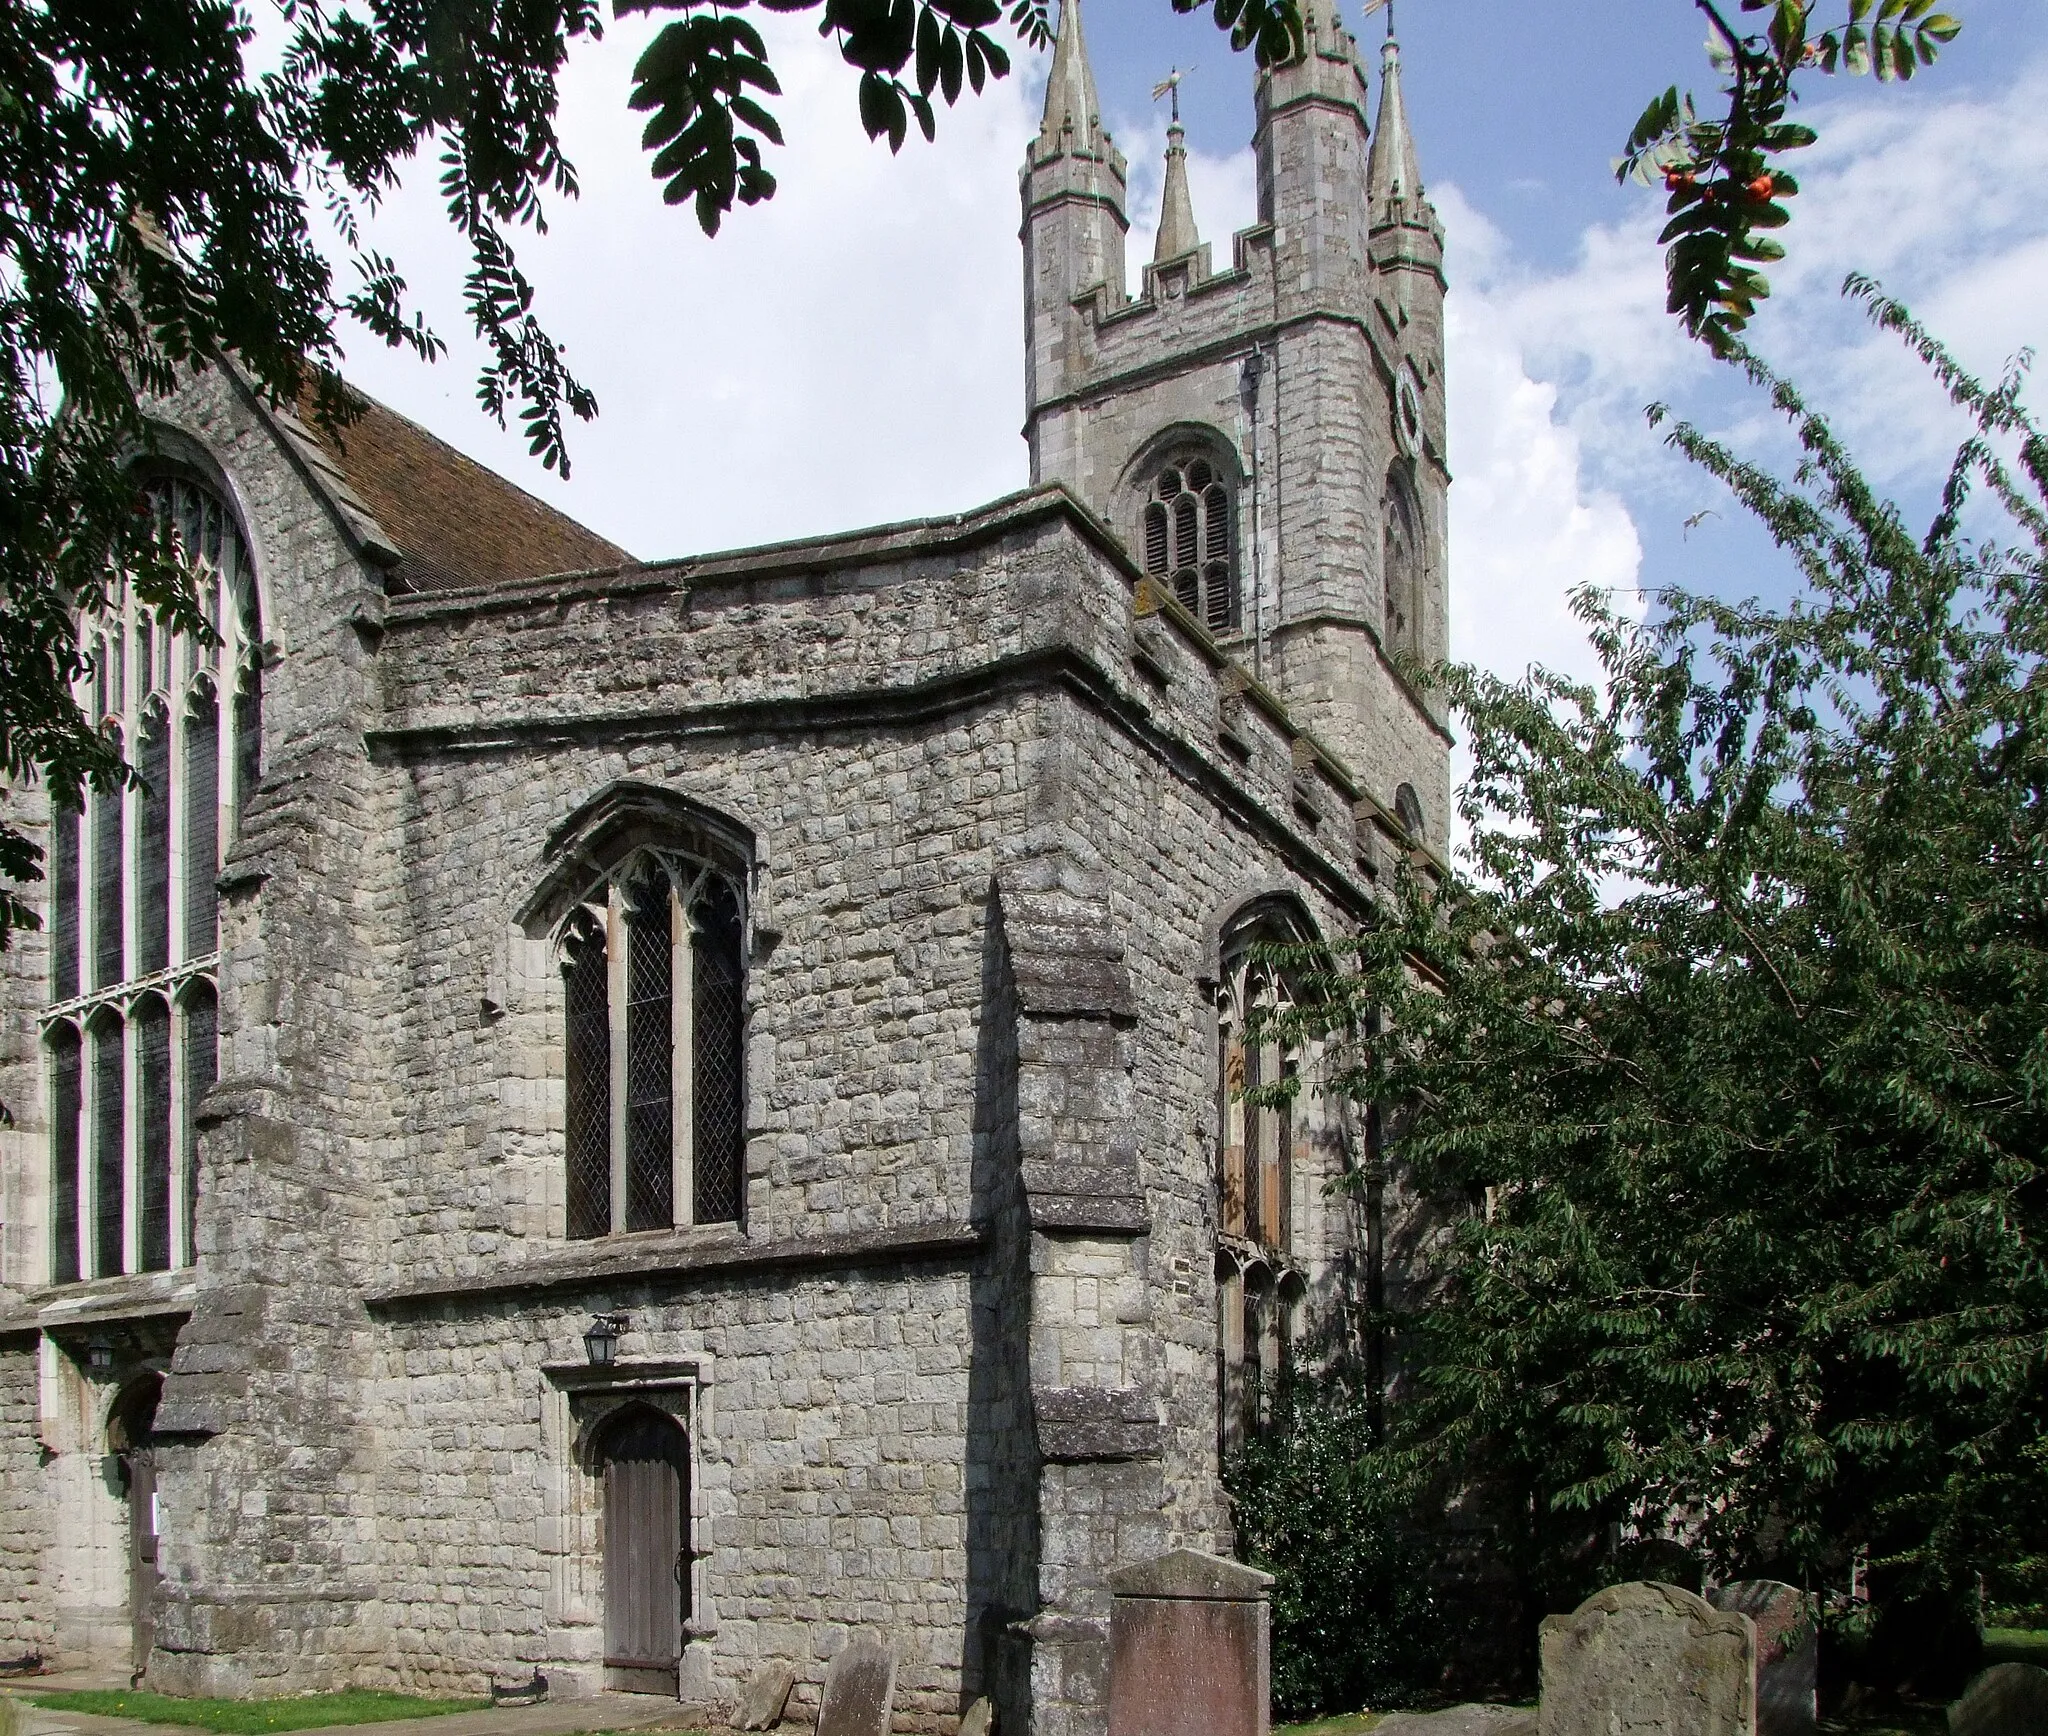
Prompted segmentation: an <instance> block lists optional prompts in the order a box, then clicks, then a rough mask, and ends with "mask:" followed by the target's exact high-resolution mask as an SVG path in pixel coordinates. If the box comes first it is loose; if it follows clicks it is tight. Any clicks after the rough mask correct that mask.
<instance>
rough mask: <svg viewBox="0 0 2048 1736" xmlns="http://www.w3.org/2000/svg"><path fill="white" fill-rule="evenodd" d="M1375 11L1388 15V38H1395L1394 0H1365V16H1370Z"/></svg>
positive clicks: (1389, 39) (1391, 39)
mask: <svg viewBox="0 0 2048 1736" xmlns="http://www.w3.org/2000/svg"><path fill="white" fill-rule="evenodd" d="M1375 12H1384V13H1386V15H1387V40H1388V41H1389V42H1391V41H1393V40H1394V0H1365V12H1364V14H1363V16H1365V17H1367V18H1370V17H1371V16H1372V15H1373V14H1374V13H1375Z"/></svg>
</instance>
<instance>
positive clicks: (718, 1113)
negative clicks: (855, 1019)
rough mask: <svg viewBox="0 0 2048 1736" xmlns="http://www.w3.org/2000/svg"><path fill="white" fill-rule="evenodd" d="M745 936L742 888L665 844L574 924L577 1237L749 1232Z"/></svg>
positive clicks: (576, 912)
mask: <svg viewBox="0 0 2048 1736" xmlns="http://www.w3.org/2000/svg"><path fill="white" fill-rule="evenodd" d="M745 927H746V923H745V914H744V911H743V909H742V904H741V895H740V891H739V888H738V887H737V886H736V885H735V884H734V882H733V881H732V880H731V879H730V878H729V877H727V876H726V875H725V874H723V873H721V872H720V871H719V870H718V869H716V868H713V867H710V866H708V865H706V864H704V863H702V862H698V861H695V860H693V859H691V858H689V857H686V856H681V855H677V854H672V853H670V852H668V851H663V850H652V849H643V850H640V851H638V852H637V853H635V854H633V855H632V856H630V857H629V858H628V859H627V860H625V861H624V862H622V863H620V864H619V865H618V866H617V867H616V868H615V869H614V870H613V871H612V872H611V873H610V874H608V875H607V876H605V878H604V879H603V880H602V881H600V882H599V883H598V884H597V885H596V886H594V887H592V888H591V889H590V890H589V891H588V892H587V893H586V894H584V895H583V897H582V898H581V900H580V901H579V902H578V903H577V904H576V905H575V906H574V907H573V908H572V909H571V910H570V912H569V913H568V915H567V916H566V917H564V918H563V919H562V921H561V923H560V925H559V927H558V928H557V930H556V945H557V949H558V952H559V955H560V958H561V965H562V979H563V988H564V997H563V1007H564V1023H565V1027H566V1029H565V1033H564V1035H565V1039H566V1053H567V1066H566V1069H565V1072H566V1086H567V1092H566V1096H567V1102H566V1111H567V1113H566V1123H567V1136H568V1138H567V1143H568V1151H567V1158H568V1174H567V1178H566V1180H567V1196H568V1233H569V1235H570V1236H572V1237H575V1238H578V1239H582V1238H586V1237H591V1236H606V1235H619V1234H625V1233H628V1232H631V1231H636V1230H666V1229H671V1228H673V1227H675V1226H677V1225H681V1224H692V1223H697V1224H716V1223H736V1222H738V1221H739V1219H740V1217H741V1215H742V1208H743V1206H744V1204H745V1197H746V1189H745V1147H744V1138H743V1132H744V1114H743V1106H744V1092H743V1089H742V1085H743V1078H742V1068H743V1061H744V1045H743V1038H744V1035H745V1031H744V1026H745V1003H744V997H743V989H744V975H743V970H742V957H743V954H742V944H743V937H744V932H745Z"/></svg>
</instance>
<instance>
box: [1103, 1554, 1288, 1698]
mask: <svg viewBox="0 0 2048 1736" xmlns="http://www.w3.org/2000/svg"><path fill="white" fill-rule="evenodd" d="M1272 1586H1273V1576H1272V1575H1271V1574H1270V1573H1260V1572H1259V1571H1258V1570H1257V1569H1256V1568H1251V1567H1245V1566H1243V1565H1241V1564H1240V1563H1238V1562H1235V1561H1225V1560H1224V1559H1223V1558H1222V1557H1221V1556H1216V1555H1204V1554H1202V1553H1201V1552H1200V1551H1199V1550H1194V1549H1176V1550H1174V1551H1173V1553H1172V1554H1170V1555H1162V1556H1161V1557H1160V1558H1159V1559H1158V1560H1157V1561H1148V1562H1144V1563H1142V1564H1140V1565H1138V1566H1135V1567H1125V1568H1120V1569H1118V1570H1117V1571H1116V1572H1115V1573H1112V1574H1111V1575H1110V1576H1109V1589H1110V1592H1111V1603H1110V1616H1109V1736H1267V1733H1268V1732H1269V1731H1270V1730H1271V1728H1272V1714H1271V1708H1270V1706H1269V1704H1268V1700H1269V1695H1270V1690H1271V1678H1272V1605H1271V1603H1270V1602H1269V1601H1268V1600H1269V1596H1270V1593H1271V1591H1272Z"/></svg>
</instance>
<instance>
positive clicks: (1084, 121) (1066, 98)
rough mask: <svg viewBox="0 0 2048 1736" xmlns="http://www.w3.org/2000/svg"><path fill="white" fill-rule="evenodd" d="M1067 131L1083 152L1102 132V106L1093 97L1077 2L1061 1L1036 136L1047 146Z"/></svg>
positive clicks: (1078, 3) (1092, 85)
mask: <svg viewBox="0 0 2048 1736" xmlns="http://www.w3.org/2000/svg"><path fill="white" fill-rule="evenodd" d="M1069 129H1071V130H1072V132H1073V135H1074V140H1075V143H1076V144H1078V145H1080V146H1081V147H1082V148H1083V149H1086V148H1088V146H1089V143H1090V141H1091V140H1093V138H1094V137H1095V136H1096V134H1098V133H1100V132H1101V131H1102V105H1101V103H1100V102H1099V101H1098V100H1097V98H1096V95H1095V73H1094V70H1093V69H1092V68H1091V67H1090V66H1089V64H1088V45H1087V43H1086V42H1085V41H1083V40H1082V36H1081V0H1061V5H1060V28H1059V34H1058V36H1057V37H1056V38H1055V39H1054V42H1053V50H1052V72H1051V74H1050V76H1049V77H1048V78H1047V79H1046V81H1045V117H1044V119H1043V120H1042V121H1040V123H1039V128H1038V136H1039V139H1040V141H1041V142H1042V143H1044V144H1047V145H1051V144H1055V143H1056V142H1057V141H1058V139H1059V137H1060V134H1061V133H1062V132H1064V131H1067V130H1069Z"/></svg>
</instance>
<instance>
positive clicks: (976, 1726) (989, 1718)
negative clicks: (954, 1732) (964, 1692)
mask: <svg viewBox="0 0 2048 1736" xmlns="http://www.w3.org/2000/svg"><path fill="white" fill-rule="evenodd" d="M995 1727H996V1709H995V1706H994V1704H993V1703H992V1702H991V1701H990V1699H989V1697H988V1696H987V1695H986V1694H984V1695H982V1697H981V1698H980V1699H978V1700H976V1701H975V1702H974V1704H973V1705H971V1706H969V1707H968V1708H967V1716H966V1717H964V1718H962V1719H961V1720H960V1736H989V1732H990V1731H992V1730H993V1729H995Z"/></svg>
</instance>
